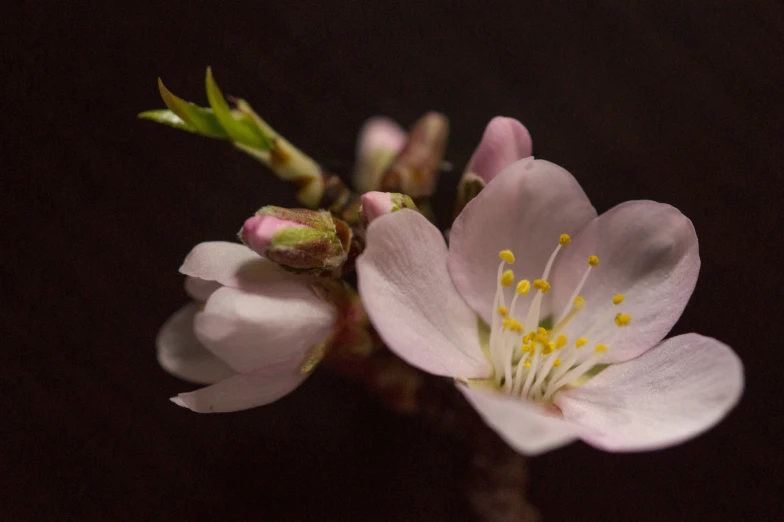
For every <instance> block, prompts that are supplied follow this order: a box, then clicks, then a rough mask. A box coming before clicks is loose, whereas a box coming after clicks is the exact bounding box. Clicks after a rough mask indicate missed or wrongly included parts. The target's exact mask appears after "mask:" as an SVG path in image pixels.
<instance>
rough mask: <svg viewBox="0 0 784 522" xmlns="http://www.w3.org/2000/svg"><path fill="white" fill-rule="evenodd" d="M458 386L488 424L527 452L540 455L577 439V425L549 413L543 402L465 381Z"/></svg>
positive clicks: (519, 449) (516, 447)
mask: <svg viewBox="0 0 784 522" xmlns="http://www.w3.org/2000/svg"><path fill="white" fill-rule="evenodd" d="M457 389H458V390H460V393H462V394H463V395H464V396H465V398H466V399H468V402H469V403H471V406H473V407H474V409H476V411H477V412H479V415H481V417H482V419H484V421H485V422H486V423H487V425H488V426H490V427H491V428H493V430H495V432H496V433H498V435H500V436H501V438H502V439H504V440H505V441H506V443H507V444H509V445H510V446H512V448H514V449H515V451H518V452H520V453H523V454H524V455H539V454H540V453H544V452H546V451H550V450H553V449H555V448H559V447H561V446H564V445H566V444H569V443H570V442H573V441H574V440H576V439H577V427H575V426H572V425H571V424H570V423H568V422H566V421H564V420H563V419H560V418H558V417H555V416H551V415H548V414H547V413H545V410H544V408H543V407H542V406H540V405H537V404H534V403H532V402H529V401H526V400H524V399H521V398H519V397H513V396H511V395H507V394H505V393H501V392H496V391H490V390H484V389H479V388H470V387H468V386H466V385H465V384H457Z"/></svg>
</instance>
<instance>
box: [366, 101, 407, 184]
mask: <svg viewBox="0 0 784 522" xmlns="http://www.w3.org/2000/svg"><path fill="white" fill-rule="evenodd" d="M407 139H408V136H407V134H406V131H405V130H403V128H402V127H401V126H400V125H398V124H397V123H396V122H395V121H394V120H391V119H389V118H386V117H384V116H374V117H373V118H370V119H368V120H367V121H366V122H365V123H364V125H362V128H361V129H360V131H359V137H358V138H357V152H356V168H355V169H354V186H355V187H356V188H357V190H358V191H359V192H360V193H364V192H369V191H371V190H376V189H377V188H378V186H379V184H380V182H381V176H382V175H383V174H384V171H385V170H386V169H387V167H389V166H390V165H391V164H392V161H393V160H394V159H395V157H396V156H397V155H398V154H399V153H400V151H401V150H402V149H403V146H404V145H405V144H406V140H407Z"/></svg>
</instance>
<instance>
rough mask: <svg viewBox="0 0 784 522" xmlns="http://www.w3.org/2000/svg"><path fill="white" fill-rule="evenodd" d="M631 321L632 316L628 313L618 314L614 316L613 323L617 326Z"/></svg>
mask: <svg viewBox="0 0 784 522" xmlns="http://www.w3.org/2000/svg"><path fill="white" fill-rule="evenodd" d="M613 301H614V299H613ZM631 322H632V316H631V315H629V314H618V315H616V316H615V324H617V325H618V327H619V328H620V327H622V326H627V325H628V324H629V323H631Z"/></svg>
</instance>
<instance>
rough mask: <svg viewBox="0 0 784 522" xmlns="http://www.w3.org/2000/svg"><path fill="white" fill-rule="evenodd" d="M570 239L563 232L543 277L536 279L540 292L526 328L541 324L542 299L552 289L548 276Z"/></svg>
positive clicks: (526, 319)
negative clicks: (556, 258)
mask: <svg viewBox="0 0 784 522" xmlns="http://www.w3.org/2000/svg"><path fill="white" fill-rule="evenodd" d="M570 240H571V238H569V235H568V234H562V235H561V236H560V237H559V238H558V246H556V247H555V250H553V253H552V254H550V259H548V260H547V265H545V267H544V272H542V277H541V278H540V279H537V280H535V281H534V288H536V289H537V290H539V293H538V294H536V296H534V299H533V301H531V306H530V308H528V315H527V316H526V318H525V327H524V329H525V330H533V328H534V325H537V324H539V311H540V309H541V307H542V299H544V294H545V293H547V291H548V290H550V283H548V282H547V278H548V277H549V276H550V269H551V268H552V267H553V263H554V262H555V257H556V256H557V255H558V252H560V251H561V248H563V247H564V246H565V245H568V244H569V241H570Z"/></svg>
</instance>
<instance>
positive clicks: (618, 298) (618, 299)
mask: <svg viewBox="0 0 784 522" xmlns="http://www.w3.org/2000/svg"><path fill="white" fill-rule="evenodd" d="M624 299H626V296H624V295H623V294H618V295H616V296H615V297H613V304H614V305H619V304H621V303H622V302H623V300H624Z"/></svg>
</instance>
